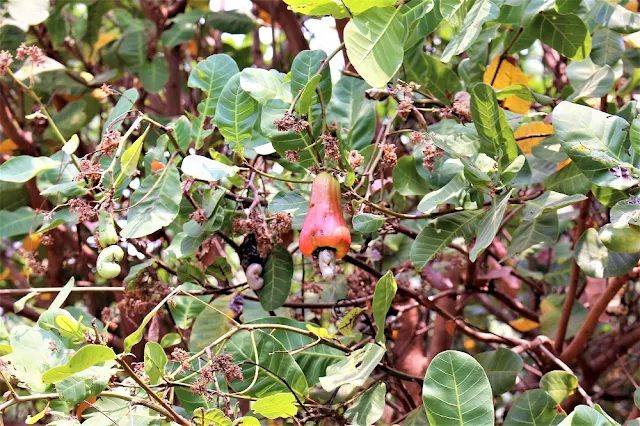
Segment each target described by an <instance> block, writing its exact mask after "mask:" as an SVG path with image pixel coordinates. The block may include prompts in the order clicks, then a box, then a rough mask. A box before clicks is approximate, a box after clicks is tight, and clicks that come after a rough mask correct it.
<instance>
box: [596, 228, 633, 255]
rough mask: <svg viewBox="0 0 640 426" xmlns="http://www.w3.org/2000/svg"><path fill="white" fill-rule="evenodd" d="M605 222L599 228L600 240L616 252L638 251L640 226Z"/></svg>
mask: <svg viewBox="0 0 640 426" xmlns="http://www.w3.org/2000/svg"><path fill="white" fill-rule="evenodd" d="M625 225H626V224H620V225H619V224H615V225H612V224H607V225H605V226H603V227H602V229H600V240H601V241H602V243H603V244H604V245H605V247H606V248H608V249H609V250H611V251H614V252H616V253H637V252H640V226H636V225H626V226H625Z"/></svg>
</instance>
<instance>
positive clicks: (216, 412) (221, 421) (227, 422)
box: [191, 407, 233, 426]
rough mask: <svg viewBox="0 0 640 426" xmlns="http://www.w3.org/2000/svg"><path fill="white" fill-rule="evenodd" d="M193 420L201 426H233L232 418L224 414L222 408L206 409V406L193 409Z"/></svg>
mask: <svg viewBox="0 0 640 426" xmlns="http://www.w3.org/2000/svg"><path fill="white" fill-rule="evenodd" d="M191 420H193V421H194V422H195V424H197V425H199V426H232V425H233V423H232V422H231V419H230V418H228V417H227V416H225V415H224V413H223V412H222V410H220V409H218V408H211V409H208V410H206V411H205V409H204V408H202V407H200V408H196V409H195V410H193V416H192V417H191Z"/></svg>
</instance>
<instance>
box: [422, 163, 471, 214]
mask: <svg viewBox="0 0 640 426" xmlns="http://www.w3.org/2000/svg"><path fill="white" fill-rule="evenodd" d="M468 189H469V183H468V182H467V181H466V180H465V178H464V174H462V173H458V174H457V175H455V176H454V177H453V179H451V180H450V181H449V182H448V183H447V184H446V185H445V186H443V187H442V188H440V189H438V190H436V191H431V192H430V193H428V194H427V195H425V196H424V197H423V198H422V200H420V204H418V210H420V211H421V212H422V213H426V214H429V213H433V212H434V211H435V210H436V209H437V208H438V207H439V206H441V205H443V204H455V205H461V204H462V200H463V198H464V196H465V195H466V194H467V190H468Z"/></svg>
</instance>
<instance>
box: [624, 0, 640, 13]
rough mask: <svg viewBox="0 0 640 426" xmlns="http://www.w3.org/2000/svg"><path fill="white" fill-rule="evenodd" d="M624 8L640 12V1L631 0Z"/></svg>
mask: <svg viewBox="0 0 640 426" xmlns="http://www.w3.org/2000/svg"><path fill="white" fill-rule="evenodd" d="M624 8H625V9H627V10H630V11H631V12H634V13H638V12H640V2H639V1H638V0H629V1H628V2H627V4H625V5H624Z"/></svg>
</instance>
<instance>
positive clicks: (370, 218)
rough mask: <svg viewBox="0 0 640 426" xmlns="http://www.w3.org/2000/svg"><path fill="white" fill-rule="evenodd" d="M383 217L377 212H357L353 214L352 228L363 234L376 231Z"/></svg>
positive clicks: (382, 222) (382, 221)
mask: <svg viewBox="0 0 640 426" xmlns="http://www.w3.org/2000/svg"><path fill="white" fill-rule="evenodd" d="M384 221H385V217H384V216H381V215H379V214H372V213H359V214H356V215H354V216H353V218H352V219H351V222H352V224H353V229H355V230H356V231H358V232H362V233H363V234H368V233H371V232H376V231H378V229H380V227H381V226H382V225H383V224H384Z"/></svg>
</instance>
